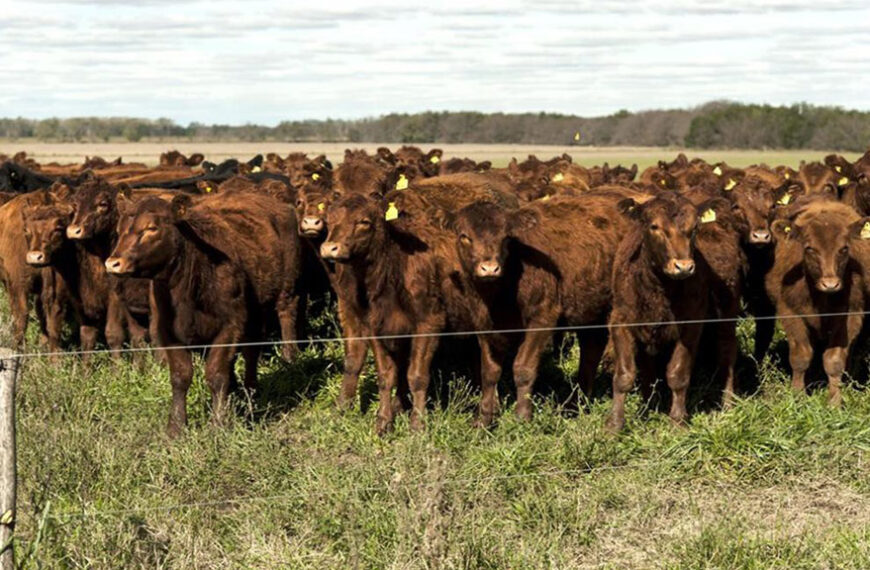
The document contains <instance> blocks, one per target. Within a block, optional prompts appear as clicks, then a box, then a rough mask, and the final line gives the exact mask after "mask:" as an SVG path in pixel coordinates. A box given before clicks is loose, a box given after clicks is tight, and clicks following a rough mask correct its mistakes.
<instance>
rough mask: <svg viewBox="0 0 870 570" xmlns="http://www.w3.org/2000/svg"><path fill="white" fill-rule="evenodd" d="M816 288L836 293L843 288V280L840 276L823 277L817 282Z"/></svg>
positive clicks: (824, 291)
mask: <svg viewBox="0 0 870 570" xmlns="http://www.w3.org/2000/svg"><path fill="white" fill-rule="evenodd" d="M816 288H817V289H818V290H819V291H821V292H822V293H836V292H837V291H839V290H840V289H842V288H843V280H842V279H840V278H839V277H836V276H835V277H822V278H821V279H819V282H818V283H816Z"/></svg>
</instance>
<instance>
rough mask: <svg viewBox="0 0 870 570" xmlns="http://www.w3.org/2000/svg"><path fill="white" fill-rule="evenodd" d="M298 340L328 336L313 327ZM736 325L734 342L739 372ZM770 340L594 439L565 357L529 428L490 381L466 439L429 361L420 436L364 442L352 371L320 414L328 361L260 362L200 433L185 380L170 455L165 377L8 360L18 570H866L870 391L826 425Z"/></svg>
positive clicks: (304, 357) (593, 415) (601, 402)
mask: <svg viewBox="0 0 870 570" xmlns="http://www.w3.org/2000/svg"><path fill="white" fill-rule="evenodd" d="M179 146H180V145H179ZM193 146H196V147H198V148H202V147H203V146H204V145H193ZM161 148H162V147H161ZM3 150H4V149H3V148H0V151H3ZM528 151H529V149H524V150H523V151H522V152H523V153H526V154H527V153H528ZM282 152H283V151H282ZM554 152H555V151H554ZM105 154H111V153H108V152H106V153H105ZM238 154H240V155H244V154H245V152H244V151H241V150H240V151H238ZM541 154H542V155H545V154H553V153H551V152H541ZM672 154H675V152H674V153H672ZM820 154H821V153H817V155H820ZM658 156H662V155H661V154H658V155H656V158H657V157H658ZM765 159H766V160H768V161H771V162H775V159H772V158H765ZM611 160H612V159H611ZM630 160H632V161H640V160H641V158H640V157H639V156H638V155H635V157H634V158H633V159H630ZM753 160H755V159H753ZM626 161H628V160H626ZM735 162H736V160H735ZM0 307H4V308H5V307H6V302H5V299H0ZM313 324H314V325H315V332H314V334H315V335H316V336H319V337H328V336H333V335H334V334H336V330H335V324H334V320H333V318H332V316H331V315H330V314H322V315H320V316H319V317H318V318H317V319H316V320H315V321H314V323H313ZM751 329H752V325H751V323H748V322H745V323H741V325H740V329H739V330H740V340H741V349H742V350H741V352H742V354H744V355H745V354H749V353H751V340H750V339H751ZM34 332H35V331H33V330H31V335H30V337H31V338H30V344H31V345H33V346H35V335H34V334H33V333H34ZM0 340H2V339H0ZM784 344H785V343H784V342H783V339H782V338H779V339H778V344H777V346H776V349H775V350H774V351H773V354H772V356H771V358H770V360H769V361H767V362H766V363H765V364H763V365H762V370H761V374H760V375H759V376H760V385H759V386H757V387H755V386H753V382H752V381H751V377H752V376H754V374H753V370H754V365H753V363H752V362H750V361H748V359H747V358H746V357H745V356H742V357H741V360H740V364H739V377H740V379H741V382H742V383H743V384H744V387H745V388H747V389H748V390H749V392H750V393H745V394H744V398H743V399H741V400H740V401H739V402H738V404H737V406H736V407H735V408H733V409H731V410H729V411H727V412H721V411H718V409H717V408H716V405H715V402H716V397H717V392H718V387H717V386H712V385H710V383H709V381H707V380H706V378H707V375H706V374H705V373H702V374H701V375H700V376H699V379H700V381H699V382H697V383H696V384H695V385H694V386H693V389H692V392H691V401H692V406H691V408H690V411H692V412H693V417H692V420H691V422H690V425H689V427H688V428H686V429H680V428H675V427H673V426H671V425H670V423H669V422H668V421H667V418H666V417H665V416H664V415H663V414H661V413H659V412H657V411H656V410H655V409H654V408H656V407H658V405H659V404H660V400H659V398H660V396H659V397H656V398H654V400H653V401H652V402H643V401H641V398H640V396H639V395H634V396H632V397H631V398H630V406H629V413H628V418H627V419H628V425H627V429H626V431H625V432H624V433H623V434H621V435H619V436H615V437H614V436H608V435H606V434H605V432H604V431H603V429H602V427H603V424H604V420H605V417H606V413H607V410H608V407H609V404H610V400H609V396H607V393H606V392H607V378H606V377H605V376H604V375H602V378H601V382H600V383H599V384H600V385H599V393H600V397H598V398H597V399H595V400H594V401H593V402H592V403H591V404H590V406H589V408H588V410H587V411H584V412H583V413H581V414H579V416H578V415H572V414H569V413H566V412H565V411H564V410H563V409H562V408H561V406H560V405H559V402H560V395H562V394H564V392H565V391H566V390H568V389H570V383H571V381H570V379H571V377H572V373H573V372H574V370H575V369H576V357H577V350H576V348H575V347H573V346H572V345H571V344H570V342H569V343H568V344H567V345H565V346H560V347H558V350H554V351H553V354H552V356H551V357H549V358H547V359H546V360H547V362H548V363H551V364H547V365H546V366H545V369H544V371H543V373H542V379H541V381H540V384H541V390H539V391H538V395H537V396H536V398H535V407H536V415H535V418H534V419H533V421H531V422H530V423H527V424H524V423H520V422H519V421H517V420H516V419H515V418H514V416H513V414H512V408H513V401H512V399H511V397H510V394H511V391H512V390H511V387H510V386H509V385H503V386H501V387H500V393H501V394H502V396H503V398H502V401H503V410H502V414H501V416H500V418H499V420H498V422H497V425H496V426H495V427H493V429H491V430H488V431H485V430H475V429H473V428H472V427H471V426H470V424H471V420H472V417H473V409H474V406H475V405H476V400H477V390H476V388H475V387H474V386H472V385H471V383H470V382H469V381H468V380H467V379H466V377H465V376H464V375H463V374H462V372H461V369H459V368H456V370H454V368H453V367H445V368H442V369H439V371H437V372H436V374H435V378H436V381H435V382H433V384H434V386H433V390H432V393H431V395H430V399H431V401H432V402H433V403H432V406H431V410H430V413H429V416H428V430H427V431H426V432H425V433H420V434H415V433H410V432H409V431H408V429H407V420H406V419H405V418H400V419H399V420H398V422H397V429H396V431H395V433H393V434H391V435H390V436H388V437H386V438H384V439H381V438H378V437H376V436H375V435H374V432H373V426H374V414H375V409H374V406H371V405H370V404H371V401H372V400H373V398H374V397H375V386H374V371H373V368H372V367H371V365H370V366H369V367H368V368H367V370H366V373H365V375H364V378H363V382H362V392H363V394H362V398H361V399H362V405H361V406H358V407H357V408H355V409H354V410H353V411H350V412H347V413H339V412H338V411H337V410H336V409H335V406H334V401H335V397H336V395H337V392H338V384H339V372H340V367H341V349H340V346H337V345H332V344H327V345H321V346H318V347H309V348H307V349H306V350H305V351H304V352H303V353H302V354H301V356H300V357H299V358H298V359H297V360H296V361H294V362H293V363H292V364H285V363H283V362H281V361H280V360H279V359H278V358H277V357H276V356H271V357H270V358H267V359H265V361H264V362H263V363H262V368H261V375H260V376H261V390H260V391H259V393H258V394H257V397H256V398H255V399H254V400H252V401H251V400H246V399H244V398H241V397H239V398H236V400H235V409H236V413H235V415H234V416H233V419H232V420H231V421H230V423H229V425H228V426H226V427H220V428H218V427H214V426H211V425H210V424H209V422H208V417H209V414H208V401H209V397H208V390H207V388H205V386H204V383H203V382H202V378H201V370H199V371H198V373H197V379H196V381H195V382H194V387H193V388H192V390H191V395H190V398H189V403H188V408H189V410H190V418H191V425H190V429H189V432H188V433H187V434H186V435H185V436H183V437H182V438H181V439H179V440H176V441H170V440H168V439H167V438H166V436H165V435H164V428H165V420H166V413H167V411H168V403H169V381H168V374H167V373H166V371H165V370H164V369H163V368H162V367H161V366H159V365H158V364H157V363H155V362H154V361H153V360H151V359H150V358H149V359H147V362H146V364H145V365H144V367H142V368H139V367H136V366H134V365H133V364H132V363H130V362H129V361H127V360H124V361H121V362H119V361H114V360H112V359H110V358H109V357H107V356H99V357H96V358H94V359H93V361H92V363H91V364H90V367H89V368H85V367H83V365H82V363H81V362H80V361H79V360H78V359H77V358H75V357H67V358H63V359H61V360H60V362H58V363H54V364H53V363H51V362H50V361H49V360H48V359H46V358H28V359H26V360H25V361H24V363H23V370H22V374H21V377H20V379H19V392H18V413H19V477H20V487H19V513H18V524H17V528H16V533H17V537H18V542H17V545H16V548H17V556H18V559H19V560H21V561H24V564H25V566H26V567H28V568H29V567H36V568H58V567H72V568H155V567H157V568H202V569H211V568H278V567H289V568H415V569H416V568H427V569H428V568H493V569H495V568H511V569H521V568H599V567H605V568H651V567H660V568H759V569H761V568H783V569H786V568H787V569H802V568H807V569H809V568H855V569H859V568H866V567H868V565H870V462H868V461H867V459H868V456H867V453H868V451H870V393H868V392H867V391H864V390H863V389H861V387H860V386H854V385H852V386H850V387H849V388H847V389H846V390H845V391H844V398H845V405H844V407H843V409H841V410H832V409H829V408H828V407H827V406H826V405H825V393H824V391H818V392H816V393H814V394H812V395H810V396H808V397H799V396H795V395H793V394H792V393H791V392H790V390H788V389H787V387H786V384H787V380H786V376H785V373H784V372H783V367H782V365H781V361H782V360H783V359H784V357H785V347H784ZM443 356H444V357H443V358H441V359H440V360H439V362H440V363H442V364H444V363H452V361H453V360H454V359H452V358H451V357H450V356H451V353H450V352H446V353H445V355H443ZM548 386H549V388H548Z"/></svg>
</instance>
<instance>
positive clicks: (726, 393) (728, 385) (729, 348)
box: [717, 313, 737, 409]
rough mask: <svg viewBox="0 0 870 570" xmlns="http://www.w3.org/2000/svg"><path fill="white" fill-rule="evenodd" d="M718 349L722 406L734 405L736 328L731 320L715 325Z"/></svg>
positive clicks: (726, 407)
mask: <svg viewBox="0 0 870 570" xmlns="http://www.w3.org/2000/svg"><path fill="white" fill-rule="evenodd" d="M735 314H736V313H735ZM717 329H718V336H719V349H718V351H717V352H718V354H717V356H718V357H719V362H718V366H717V370H718V376H719V379H720V381H721V382H722V385H723V389H722V407H723V408H725V409H728V408H730V407H731V406H733V405H734V365H735V364H736V363H737V328H736V325H735V323H734V322H733V321H731V322H722V323H719V324H718V326H717Z"/></svg>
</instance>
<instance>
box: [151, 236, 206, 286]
mask: <svg viewBox="0 0 870 570" xmlns="http://www.w3.org/2000/svg"><path fill="white" fill-rule="evenodd" d="M179 240H180V243H181V245H180V247H179V249H178V251H177V252H176V254H175V255H173V256H172V258H171V259H170V261H169V263H167V264H166V267H164V268H163V269H161V270H160V271H159V272H158V273H157V274H156V275H155V276H154V280H155V281H164V282H166V284H167V285H168V286H169V290H170V292H171V294H172V297H173V298H181V299H192V298H196V297H199V296H202V295H203V294H207V291H203V290H200V289H204V290H208V289H210V287H209V285H210V283H209V282H210V281H212V279H211V277H213V271H212V268H211V267H210V265H211V264H210V263H209V261H208V259H207V255H206V254H205V252H203V251H200V250H199V249H198V248H197V247H196V245H194V244H193V243H192V242H191V241H190V240H187V239H184V238H183V237H181V236H179ZM200 284H203V285H205V287H202V288H200Z"/></svg>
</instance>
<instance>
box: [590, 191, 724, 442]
mask: <svg viewBox="0 0 870 570" xmlns="http://www.w3.org/2000/svg"><path fill="white" fill-rule="evenodd" d="M621 208H622V209H623V210H624V212H625V213H626V215H628V216H629V217H631V218H632V219H634V220H635V221H636V223H635V225H634V227H633V228H632V229H631V230H630V231H629V232H628V234H627V235H626V236H625V238H624V239H623V240H622V243H621V244H620V246H619V250H618V252H617V254H616V261H615V263H614V264H613V312H612V313H611V316H610V335H611V338H612V342H613V348H614V353H615V359H616V365H615V366H616V370H615V373H614V376H613V408H612V411H611V414H610V417H609V418H608V421H607V427H608V429H609V430H611V431H618V430H620V429H622V427H623V426H624V425H625V397H626V395H627V394H628V392H629V391H630V390H631V389H632V387H633V386H634V383H635V377H636V376H638V371H639V372H640V377H641V382H642V383H643V385H644V386H647V387H648V386H649V384H650V382H651V381H652V380H653V375H654V373H655V360H654V357H653V355H662V356H664V357H666V358H667V359H668V363H667V369H666V378H667V383H668V386H669V387H670V389H671V394H672V401H671V410H670V417H671V419H672V420H673V421H674V422H675V423H678V424H679V423H683V422H684V421H685V420H686V417H687V411H686V394H687V391H688V387H689V381H690V379H691V375H692V367H693V364H694V356H695V353H696V351H697V348H698V341H699V340H700V338H701V331H702V329H703V326H702V325H701V324H700V322H699V321H701V320H703V319H704V318H705V317H706V315H707V313H708V302H709V295H708V294H707V291H708V286H709V282H710V269H709V267H707V265H706V263H705V261H704V259H703V257H701V256H699V255H696V253H695V247H694V237H695V232H696V231H697V230H698V224H699V212H698V208H697V207H696V206H695V205H693V204H692V203H691V202H689V201H688V200H686V199H685V198H683V197H681V196H679V195H676V194H667V193H662V194H660V195H658V196H657V197H656V198H655V199H653V200H650V201H648V202H646V203H644V204H638V203H637V202H636V201H635V200H632V199H627V200H625V201H623V202H622V205H621Z"/></svg>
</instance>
